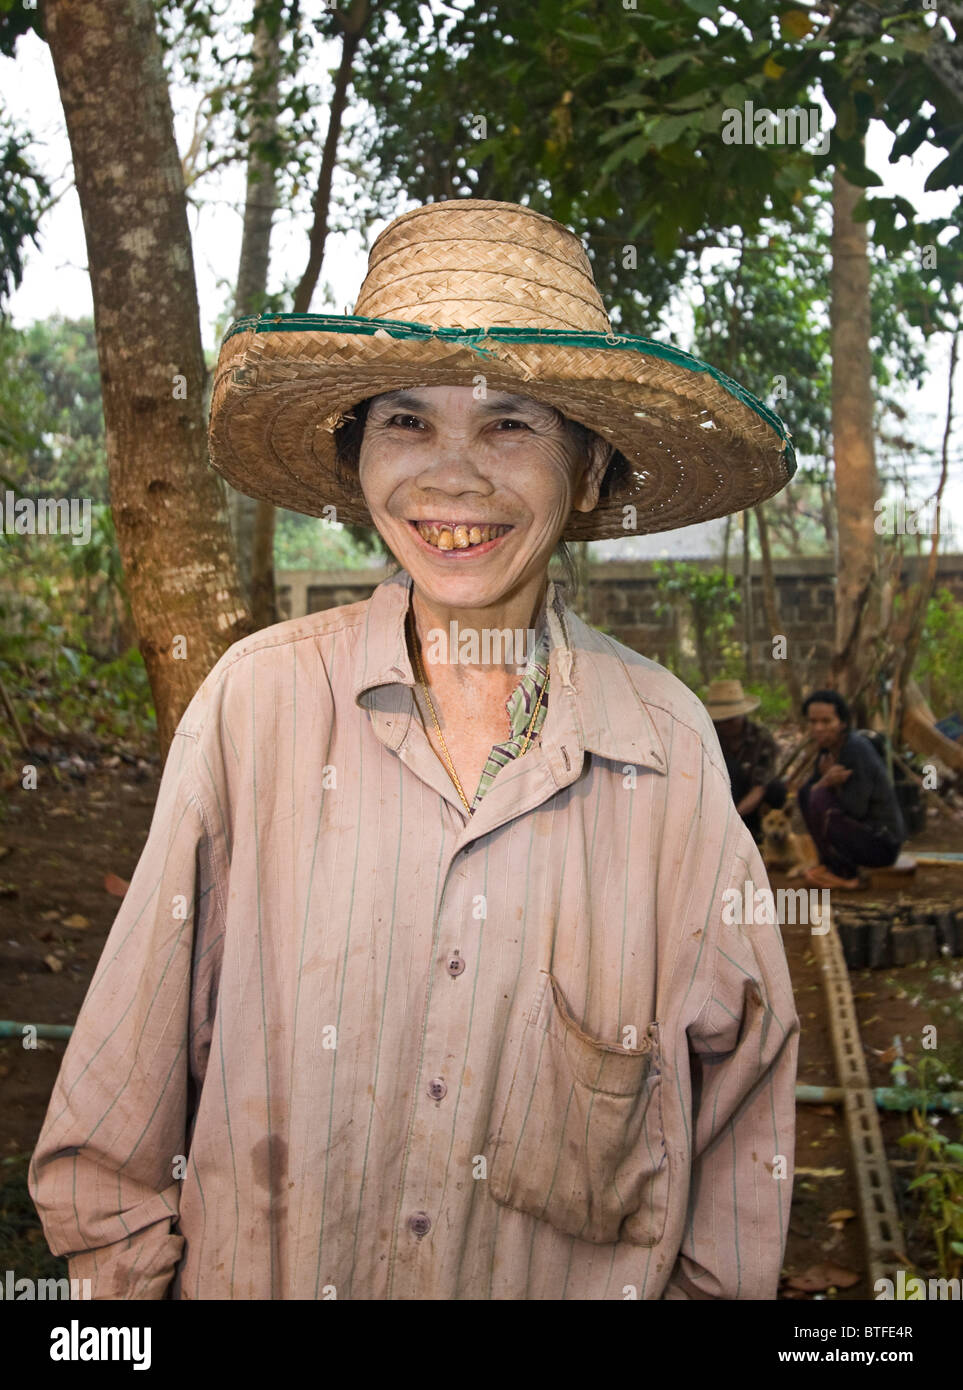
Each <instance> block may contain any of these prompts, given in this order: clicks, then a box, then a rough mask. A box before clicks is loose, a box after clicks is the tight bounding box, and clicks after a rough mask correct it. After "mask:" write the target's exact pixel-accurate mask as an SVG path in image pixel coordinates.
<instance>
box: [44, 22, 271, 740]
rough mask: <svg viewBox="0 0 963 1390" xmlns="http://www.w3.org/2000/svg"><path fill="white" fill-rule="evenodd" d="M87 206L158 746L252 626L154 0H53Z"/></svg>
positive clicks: (116, 458)
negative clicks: (207, 395) (231, 518)
mask: <svg viewBox="0 0 963 1390" xmlns="http://www.w3.org/2000/svg"><path fill="white" fill-rule="evenodd" d="M44 23H45V31H46V37H47V41H48V43H49V45H50V52H51V55H52V57H53V63H54V68H55V71H56V74H57V81H58V84H59V87H60V96H61V100H62V102H63V109H64V116H65V119H66V124H67V133H68V136H69V138H70V147H71V151H72V154H73V163H74V177H75V181H76V186H77V192H78V194H79V196H80V206H81V211H82V214H83V220H84V230H85V233H86V241H87V259H88V263H89V268H90V282H91V290H92V293H93V300H94V318H95V323H96V329H97V353H98V358H99V362H100V373H101V383H102V388H103V406H104V422H105V427H106V444H107V458H108V466H109V471H110V492H111V505H112V509H113V516H114V522H115V525H116V531H117V542H118V546H119V548H120V553H121V556H122V558H123V561H124V571H125V576H126V582H127V588H128V593H129V596H130V604H131V610H132V613H133V617H134V621H135V623H136V624H137V631H138V636H139V643H140V650H141V652H142V654H143V657H144V662H145V664H146V667H147V673H148V676H149V678H150V683H151V689H152V691H153V695H154V705H155V708H156V710H157V726H158V736H159V740H160V745H161V751H162V753H163V754H166V752H167V749H168V747H169V744H170V740H171V737H172V735H173V732H174V729H175V728H176V726H177V723H178V720H179V719H180V716H181V714H182V713H183V711H184V709H185V707H186V706H187V704H188V702H189V700H190V698H191V696H192V695H193V694H194V691H195V690H196V689H197V687H198V685H199V684H200V682H201V681H202V680H203V678H204V676H206V675H207V673H208V671H209V670H210V669H211V667H212V666H213V665H214V663H215V662H216V661H217V659H218V657H219V656H220V655H221V654H222V652H223V651H224V650H225V648H226V647H227V646H228V645H229V644H230V643H231V642H233V641H235V640H237V639H238V638H239V637H242V636H244V635H245V634H246V633H247V632H249V631H251V624H250V617H249V614H248V610H247V606H246V604H245V602H244V599H243V597H242V595H241V589H240V583H239V580H238V574H237V566H236V562H235V556H234V548H233V544H232V539H231V532H230V527H229V525H228V518H227V507H226V496H225V491H224V486H223V484H222V483H221V480H220V479H219V478H218V477H217V475H216V474H215V473H213V472H212V471H211V469H210V468H209V466H208V455H207V424H206V420H205V413H204V385H205V367H204V357H203V352H202V349H201V333H200V324H199V321H198V308H197V290H196V286H195V281H194V267H193V261H192V257H191V239H190V232H189V229H188V224H187V204H186V200H185V197H184V182H183V174H182V172H181V165H180V160H179V158H178V153H177V146H176V144H175V142H174V132H173V122H172V116H171V105H170V96H169V93H168V89H167V80H166V77H165V75H164V67H163V63H162V60H161V50H160V44H159V42H158V38H157V33H156V30H155V26H154V12H153V7H152V5H151V4H150V0H115V3H113V4H111V5H110V6H109V8H108V7H105V6H104V5H103V4H101V3H99V0H47V3H46V5H45V8H44Z"/></svg>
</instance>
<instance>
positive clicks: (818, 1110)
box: [813, 1105, 836, 1115]
mask: <svg viewBox="0 0 963 1390" xmlns="http://www.w3.org/2000/svg"><path fill="white" fill-rule="evenodd" d="M813 1114H814V1115H835V1114H836V1109H835V1107H834V1106H832V1105H814V1106H813Z"/></svg>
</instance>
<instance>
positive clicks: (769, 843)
mask: <svg viewBox="0 0 963 1390" xmlns="http://www.w3.org/2000/svg"><path fill="white" fill-rule="evenodd" d="M815 860H816V850H815V845H814V844H813V842H812V839H811V838H810V836H809V835H797V834H796V832H795V831H794V830H793V828H792V821H791V820H790V816H789V806H788V803H787V807H786V809H785V810H782V811H767V812H766V814H765V815H764V816H763V818H762V862H763V863H764V864H765V866H766V868H767V869H768V870H770V871H775V872H776V873H779V874H785V875H786V877H787V878H798V877H799V876H800V875H801V874H803V873H805V871H806V867H807V865H808V864H811V863H814V862H815Z"/></svg>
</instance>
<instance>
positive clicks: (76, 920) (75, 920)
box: [62, 912, 90, 929]
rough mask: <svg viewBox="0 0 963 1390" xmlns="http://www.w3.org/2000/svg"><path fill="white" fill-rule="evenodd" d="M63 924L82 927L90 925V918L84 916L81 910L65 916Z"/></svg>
mask: <svg viewBox="0 0 963 1390" xmlns="http://www.w3.org/2000/svg"><path fill="white" fill-rule="evenodd" d="M62 925H63V926H65V927H77V928H78V929H79V928H81V927H89V926H90V918H89V917H82V916H81V915H80V913H79V912H75V913H74V914H73V915H72V916H70V917H65V918H64V920H63V923H62Z"/></svg>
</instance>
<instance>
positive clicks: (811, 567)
mask: <svg viewBox="0 0 963 1390" xmlns="http://www.w3.org/2000/svg"><path fill="white" fill-rule="evenodd" d="M695 563H697V564H699V565H700V567H701V568H703V569H710V568H712V566H713V565H714V564H716V563H717V562H716V561H712V560H706V561H696V562H695ZM917 565H918V562H917V561H916V560H914V559H908V560H907V561H906V562H905V568H904V583H906V582H912V580H913V578H914V577H915V574H916V571H917ZM773 570H774V572H775V579H776V594H777V601H778V604H779V615H780V620H781V624H782V630H783V633H784V635H785V636H786V637H787V638H788V639H789V645H790V651H791V652H792V653H793V654H794V655H795V656H796V658H797V660H798V662H799V665H800V672H801V675H802V677H803V679H804V681H806V682H807V683H810V684H812V683H821V682H822V681H823V680H824V679H825V676H826V671H827V663H828V661H829V657H830V653H831V651H832V643H833V632H834V624H835V611H834V603H835V588H836V576H835V572H834V567H833V562H832V559H831V558H830V557H821V556H818V557H807V558H805V559H785V560H775V561H774V562H773ZM387 573H388V571H387V570H330V571H311V570H283V571H280V572H279V574H278V576H277V580H278V599H279V604H280V608H281V612H282V615H283V616H284V617H286V618H290V617H301V616H303V615H304V614H305V613H314V612H320V611H322V610H323V609H325V608H337V607H339V606H340V605H342V604H346V603H356V602H357V601H358V600H359V599H365V598H367V597H368V596H369V595H370V593H371V591H372V589H373V588H374V586H375V585H376V584H378V583H379V582H380V581H381V580H382V579H383V578H385V576H386V574H387ZM735 577H736V585H737V587H741V574H739V573H736V576H735ZM937 587H938V588H947V589H949V590H950V591H951V592H952V593H953V594H954V596H955V597H956V598H957V599H958V600H959V601H960V602H961V603H963V555H945V556H941V557H940V562H939V572H938V577H937ZM752 597H753V656H754V658H755V661H756V663H757V667H758V669H759V670H760V671H763V670H766V669H767V668H769V667H770V665H771V661H772V636H773V634H772V633H771V632H770V631H769V628H768V625H767V623H766V618H765V612H764V610H763V603H762V575H761V565H760V564H759V563H758V562H756V563H754V564H753V567H752ZM659 602H660V596H659V593H658V589H657V582H656V578H655V575H654V573H653V570H652V562H651V561H648V560H639V561H631V562H619V563H608V564H600V565H597V566H595V567H594V569H593V572H592V573H591V578H590V581H589V621H590V622H591V623H592V625H593V626H595V627H601V628H604V630H605V631H607V632H610V633H611V634H612V636H613V637H615V638H617V640H618V641H620V642H624V643H625V645H626V646H627V647H631V648H632V649H633V650H634V651H638V652H642V653H643V654H644V655H645V656H650V657H652V658H653V660H655V661H662V662H665V661H666V659H667V657H668V655H669V653H670V651H671V650H672V648H673V646H674V644H675V643H676V642H677V640H678V637H679V633H678V628H677V623H676V619H675V616H674V615H673V614H671V613H670V614H668V615H660V614H659V613H658V612H657V606H658V604H659ZM737 622H738V619H737Z"/></svg>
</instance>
